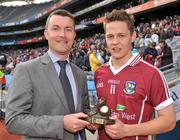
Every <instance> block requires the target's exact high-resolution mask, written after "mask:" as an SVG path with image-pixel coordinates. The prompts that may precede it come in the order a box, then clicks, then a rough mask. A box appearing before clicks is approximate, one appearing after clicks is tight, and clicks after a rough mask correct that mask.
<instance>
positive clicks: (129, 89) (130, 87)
mask: <svg viewBox="0 0 180 140" xmlns="http://www.w3.org/2000/svg"><path fill="white" fill-rule="evenodd" d="M135 87H136V83H135V82H134V81H126V83H125V85H124V92H125V93H126V94H134V93H135Z"/></svg>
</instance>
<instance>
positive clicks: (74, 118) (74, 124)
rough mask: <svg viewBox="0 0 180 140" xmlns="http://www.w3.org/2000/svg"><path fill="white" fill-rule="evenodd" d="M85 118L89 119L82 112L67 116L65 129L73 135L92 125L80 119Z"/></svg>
mask: <svg viewBox="0 0 180 140" xmlns="http://www.w3.org/2000/svg"><path fill="white" fill-rule="evenodd" d="M85 117H87V115H86V114H84V113H82V112H80V113H74V114H69V115H65V116H64V129H66V130H67V131H69V132H73V133H75V132H77V131H80V130H82V129H84V128H85V127H86V126H87V125H90V123H89V122H87V121H84V120H82V119H80V118H85Z"/></svg>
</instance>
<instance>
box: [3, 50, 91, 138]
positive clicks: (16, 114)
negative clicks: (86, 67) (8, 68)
mask: <svg viewBox="0 0 180 140" xmlns="http://www.w3.org/2000/svg"><path fill="white" fill-rule="evenodd" d="M71 67H72V71H73V75H74V78H75V81H76V86H77V91H78V94H79V96H78V105H77V110H76V112H81V111H82V112H86V109H89V98H88V90H87V85H86V84H87V81H86V75H85V74H84V72H83V71H82V70H81V69H79V68H78V67H77V66H75V65H74V64H71ZM8 94H9V95H8V102H7V108H6V118H5V121H6V128H7V130H8V131H9V132H11V133H14V134H19V135H23V140H53V139H63V140H74V135H73V134H72V133H70V132H67V131H66V130H64V128H63V117H64V115H66V114H70V111H69V109H68V105H67V101H66V97H65V94H64V91H63V90H62V86H61V82H60V80H59V77H58V74H57V72H56V70H55V67H54V65H53V63H52V61H51V59H50V57H49V55H48V54H47V53H46V54H45V55H43V56H41V57H40V58H37V59H34V60H31V61H28V62H25V63H22V64H19V65H17V67H16V69H15V73H14V75H13V80H12V81H11V84H10V88H9V91H8ZM80 135H81V137H82V140H85V139H86V137H85V131H84V130H82V131H81V132H80Z"/></svg>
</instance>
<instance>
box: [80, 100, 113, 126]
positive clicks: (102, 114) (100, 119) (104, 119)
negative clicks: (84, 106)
mask: <svg viewBox="0 0 180 140" xmlns="http://www.w3.org/2000/svg"><path fill="white" fill-rule="evenodd" d="M110 115H111V110H110V109H109V108H108V107H107V106H106V101H105V100H104V99H98V100H97V102H96V104H95V105H94V107H92V108H91V110H90V112H89V113H88V117H86V118H83V119H84V120H86V121H88V122H90V123H93V124H99V125H110V124H114V123H115V120H113V119H109V116H110Z"/></svg>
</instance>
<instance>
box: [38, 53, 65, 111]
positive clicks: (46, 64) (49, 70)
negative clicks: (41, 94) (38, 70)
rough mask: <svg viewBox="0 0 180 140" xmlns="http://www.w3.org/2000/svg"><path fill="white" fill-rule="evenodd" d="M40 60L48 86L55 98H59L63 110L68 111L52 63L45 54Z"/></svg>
mask: <svg viewBox="0 0 180 140" xmlns="http://www.w3.org/2000/svg"><path fill="white" fill-rule="evenodd" d="M41 58H42V59H41V60H42V65H43V71H44V73H45V75H46V76H47V79H48V80H49V81H50V84H51V85H52V87H53V88H54V89H55V92H56V94H57V96H58V97H59V98H60V100H61V102H63V104H64V108H66V110H67V111H69V108H68V104H67V101H66V97H65V94H64V91H63V88H62V85H61V82H60V80H59V77H58V74H57V72H56V69H55V67H54V64H53V63H52V61H51V59H50V57H49V55H48V54H47V53H46V54H45V55H44V56H42V57H41ZM47 88H48V87H47Z"/></svg>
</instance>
